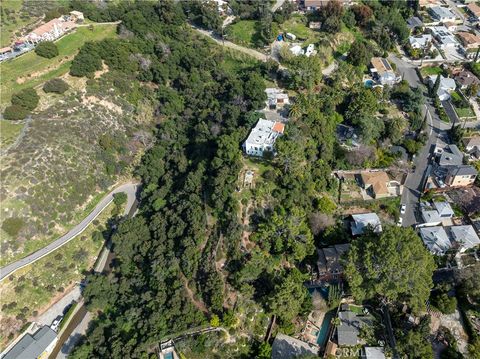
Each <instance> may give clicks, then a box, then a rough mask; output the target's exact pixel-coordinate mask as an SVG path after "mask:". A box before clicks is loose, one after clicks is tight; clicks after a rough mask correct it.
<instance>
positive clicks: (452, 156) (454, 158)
mask: <svg viewBox="0 0 480 359" xmlns="http://www.w3.org/2000/svg"><path fill="white" fill-rule="evenodd" d="M462 163H463V152H462V151H460V150H459V149H458V147H457V146H456V145H447V146H445V148H444V150H443V152H442V153H441V154H440V156H439V158H438V164H439V165H440V166H449V165H461V164H462Z"/></svg>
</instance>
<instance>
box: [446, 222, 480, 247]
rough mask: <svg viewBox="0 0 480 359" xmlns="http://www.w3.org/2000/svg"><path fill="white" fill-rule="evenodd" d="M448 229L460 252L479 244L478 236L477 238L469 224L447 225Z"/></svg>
mask: <svg viewBox="0 0 480 359" xmlns="http://www.w3.org/2000/svg"><path fill="white" fill-rule="evenodd" d="M449 230H450V234H451V238H452V240H453V241H455V244H456V245H457V246H458V249H459V251H460V252H465V251H466V250H467V249H470V248H474V247H477V246H478V245H480V238H478V235H477V233H476V232H475V229H474V228H473V226H471V225H467V226H452V227H449Z"/></svg>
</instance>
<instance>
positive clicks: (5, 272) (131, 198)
mask: <svg viewBox="0 0 480 359" xmlns="http://www.w3.org/2000/svg"><path fill="white" fill-rule="evenodd" d="M137 186H138V184H137V183H126V184H123V185H121V186H118V187H117V188H115V189H114V190H113V191H111V192H110V193H109V194H107V195H106V196H105V197H104V198H103V199H102V200H101V201H100V203H98V204H97V206H96V207H95V209H94V210H93V211H92V212H90V214H89V215H88V216H87V217H85V218H84V219H83V221H81V222H80V223H79V224H77V225H76V226H75V227H73V228H72V229H71V230H70V231H69V232H68V233H67V234H65V235H63V236H62V237H60V238H58V239H57V240H55V241H54V242H52V243H50V244H49V245H47V246H45V247H43V248H42V249H40V250H38V251H36V252H34V253H32V254H30V255H28V256H27V257H25V258H22V259H20V260H18V261H16V262H13V263H10V264H9V265H6V266H5V267H3V268H0V280H3V279H4V278H5V277H7V276H9V275H10V274H12V273H13V272H15V271H16V270H18V269H20V268H23V267H25V266H27V265H29V264H32V263H34V262H36V261H38V260H39V259H40V258H42V257H44V256H46V255H47V254H50V253H52V252H53V251H55V250H56V249H58V248H60V247H61V246H63V245H64V244H66V243H68V242H69V241H70V240H72V239H73V238H75V237H76V236H78V235H79V234H81V233H82V232H83V231H84V230H85V229H86V228H87V227H88V225H89V224H90V223H91V222H92V221H93V220H94V219H95V218H97V216H98V215H99V214H100V213H102V211H103V210H104V209H105V208H106V207H107V206H108V205H109V204H110V203H111V202H112V201H113V195H114V194H116V193H121V192H124V193H126V194H127V205H126V208H125V214H128V213H129V212H130V208H131V207H132V206H133V204H134V203H135V197H136V192H137Z"/></svg>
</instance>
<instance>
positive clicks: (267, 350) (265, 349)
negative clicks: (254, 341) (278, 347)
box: [255, 342, 272, 359]
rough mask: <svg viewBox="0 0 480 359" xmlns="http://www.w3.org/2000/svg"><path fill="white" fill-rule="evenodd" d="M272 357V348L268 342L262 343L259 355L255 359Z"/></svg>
mask: <svg viewBox="0 0 480 359" xmlns="http://www.w3.org/2000/svg"><path fill="white" fill-rule="evenodd" d="M271 357H272V347H271V345H270V344H268V343H267V342H262V343H261V344H260V345H259V347H258V353H257V355H256V356H255V358H258V359H270V358H271Z"/></svg>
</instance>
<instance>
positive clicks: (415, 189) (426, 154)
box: [390, 55, 450, 227]
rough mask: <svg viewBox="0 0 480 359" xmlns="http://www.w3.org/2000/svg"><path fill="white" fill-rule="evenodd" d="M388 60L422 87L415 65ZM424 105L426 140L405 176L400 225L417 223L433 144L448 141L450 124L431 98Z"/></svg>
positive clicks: (411, 81) (400, 60)
mask: <svg viewBox="0 0 480 359" xmlns="http://www.w3.org/2000/svg"><path fill="white" fill-rule="evenodd" d="M390 60H391V61H392V62H393V63H395V64H396V65H397V70H398V71H399V72H400V74H401V75H402V77H403V79H404V80H406V81H407V82H408V83H409V84H410V86H412V87H422V86H423V84H422V82H421V81H420V78H419V77H418V75H417V72H416V71H415V67H414V66H413V65H411V64H409V63H407V62H405V61H403V60H402V59H399V58H398V57H396V56H394V55H392V56H390ZM426 100H427V102H426V104H425V106H424V111H423V112H424V115H425V116H426V117H427V123H428V127H427V131H428V141H427V143H426V144H425V146H423V147H422V149H421V150H420V152H419V153H418V154H417V156H416V158H415V160H414V161H413V165H414V170H413V171H412V172H410V173H409V174H408V176H407V180H406V182H405V185H404V190H403V193H402V204H406V206H407V209H406V212H405V214H403V215H402V221H403V222H402V225H403V226H404V227H409V226H412V225H414V224H416V223H417V219H416V211H417V207H418V203H419V201H420V195H421V193H422V190H423V188H424V185H425V181H426V173H427V169H428V166H429V162H430V161H429V159H430V157H431V156H432V153H433V150H434V148H435V145H436V144H437V142H438V143H442V142H446V141H448V136H447V135H446V130H447V129H448V128H450V124H446V123H444V122H442V121H441V120H440V118H439V117H438V115H437V114H436V113H435V109H434V107H433V105H432V103H431V99H430V98H427V97H426Z"/></svg>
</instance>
